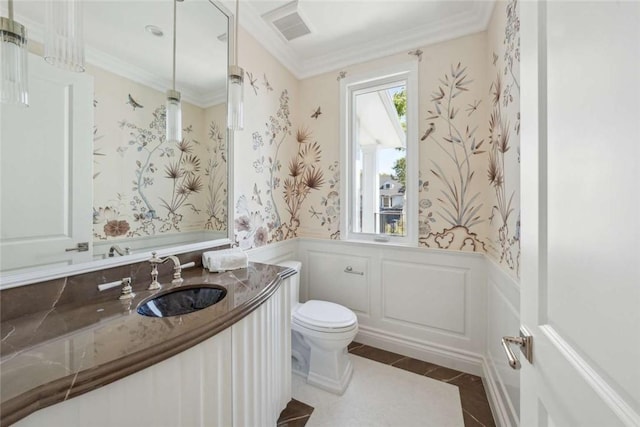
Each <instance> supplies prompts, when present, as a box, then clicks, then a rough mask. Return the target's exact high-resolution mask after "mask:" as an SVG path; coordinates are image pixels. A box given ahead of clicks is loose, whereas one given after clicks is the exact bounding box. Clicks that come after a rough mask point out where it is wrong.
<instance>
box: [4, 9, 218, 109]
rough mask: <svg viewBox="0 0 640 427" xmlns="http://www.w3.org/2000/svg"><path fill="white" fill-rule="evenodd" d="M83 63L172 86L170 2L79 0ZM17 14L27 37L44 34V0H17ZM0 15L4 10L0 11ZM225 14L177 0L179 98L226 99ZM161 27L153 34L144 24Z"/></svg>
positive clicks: (201, 102)
mask: <svg viewBox="0 0 640 427" xmlns="http://www.w3.org/2000/svg"><path fill="white" fill-rule="evenodd" d="M83 7H84V11H83V18H84V40H85V55H86V60H87V62H88V63H90V64H93V65H96V66H98V67H100V68H103V69H106V70H108V71H111V72H113V73H115V74H118V75H121V76H123V77H126V78H129V79H131V80H134V81H137V82H139V83H142V84H145V85H147V86H150V87H152V88H155V89H157V90H160V91H162V92H164V91H166V89H168V88H170V87H171V75H172V42H173V38H172V35H173V2H172V1H170V0H169V1H168V0H136V1H127V0H84V1H83ZM14 9H15V15H16V20H17V21H18V22H20V23H22V24H24V25H25V26H26V27H27V35H28V37H29V39H30V40H34V41H37V42H42V40H44V25H43V23H44V16H45V10H46V8H45V2H44V1H18V2H16V3H15V6H14ZM3 16H6V15H5V13H3ZM227 21H228V18H227V16H226V15H225V14H223V13H222V12H221V11H220V10H218V8H217V7H216V6H214V5H213V4H211V2H209V1H208V0H185V1H184V2H180V3H178V4H177V24H176V25H177V31H176V34H177V48H176V52H177V53H176V88H177V89H178V90H179V91H180V92H182V98H183V99H184V100H186V101H188V102H191V103H193V104H195V105H198V106H201V107H206V106H209V105H214V104H217V103H219V102H224V101H225V100H226V81H227V42H226V40H224V41H220V40H219V39H218V36H220V35H221V34H225V33H226V32H227ZM147 25H155V26H158V27H160V28H161V29H162V30H163V32H164V35H163V36H162V37H156V36H153V35H152V34H150V33H149V32H147V31H145V26H147Z"/></svg>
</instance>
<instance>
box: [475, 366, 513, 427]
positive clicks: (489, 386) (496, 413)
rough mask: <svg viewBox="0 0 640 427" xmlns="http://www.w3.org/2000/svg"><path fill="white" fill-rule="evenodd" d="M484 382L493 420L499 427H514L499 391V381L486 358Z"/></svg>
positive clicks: (483, 372)
mask: <svg viewBox="0 0 640 427" xmlns="http://www.w3.org/2000/svg"><path fill="white" fill-rule="evenodd" d="M482 382H483V384H484V389H485V390H486V392H487V400H488V401H489V406H490V407H491V413H492V414H493V419H494V420H495V422H496V425H497V426H498V427H513V424H511V421H510V418H509V411H508V410H507V406H506V405H505V402H504V400H503V399H502V394H501V393H500V392H499V391H498V385H497V381H496V379H495V377H494V375H493V369H492V367H491V365H490V364H489V362H488V361H487V359H486V358H483V359H482Z"/></svg>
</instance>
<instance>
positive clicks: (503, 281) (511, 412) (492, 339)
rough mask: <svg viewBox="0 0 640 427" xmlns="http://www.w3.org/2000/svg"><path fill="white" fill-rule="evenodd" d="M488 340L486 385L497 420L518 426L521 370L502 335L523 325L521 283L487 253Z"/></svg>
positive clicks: (511, 333) (501, 424)
mask: <svg viewBox="0 0 640 427" xmlns="http://www.w3.org/2000/svg"><path fill="white" fill-rule="evenodd" d="M486 263H487V319H486V324H487V342H486V346H485V359H484V363H483V374H482V376H483V378H484V386H485V390H486V391H487V395H488V398H489V404H490V405H491V410H492V412H493V417H494V419H495V420H496V424H497V425H498V426H501V427H510V426H517V425H519V424H520V420H519V416H518V414H519V408H518V407H519V404H520V374H519V371H515V370H513V369H511V367H510V366H509V364H508V362H507V358H506V356H505V354H504V351H503V349H502V346H501V344H500V339H501V338H502V337H503V336H505V335H517V334H518V330H519V328H520V284H519V283H518V282H517V281H516V280H515V279H514V278H513V277H512V276H511V275H509V274H508V273H507V272H506V271H505V270H504V269H503V268H501V267H500V266H499V265H498V264H496V263H495V261H494V260H493V259H492V258H491V257H487V261H486Z"/></svg>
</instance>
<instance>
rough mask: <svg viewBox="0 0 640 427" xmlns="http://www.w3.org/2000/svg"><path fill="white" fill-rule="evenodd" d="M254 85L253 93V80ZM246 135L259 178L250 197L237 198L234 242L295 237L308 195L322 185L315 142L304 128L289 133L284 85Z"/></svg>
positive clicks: (245, 243) (250, 243)
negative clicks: (257, 127)
mask: <svg viewBox="0 0 640 427" xmlns="http://www.w3.org/2000/svg"><path fill="white" fill-rule="evenodd" d="M265 81H268V80H267V79H266V75H265ZM254 89H255V92H254V93H255V95H256V96H258V95H259V93H258V90H257V88H256V87H255V84H254ZM251 137H252V148H253V151H254V159H255V160H254V161H253V163H252V166H253V170H254V172H255V175H256V177H260V178H256V182H254V184H253V192H252V194H251V197H250V198H249V197H247V196H246V195H241V196H240V197H239V198H238V201H237V203H236V219H235V230H236V241H237V243H238V244H239V246H240V247H241V248H251V247H258V246H263V245H264V244H266V243H271V242H278V241H281V240H286V239H291V238H294V237H297V236H298V228H299V227H300V212H301V210H302V209H303V208H304V207H305V206H306V205H305V200H306V199H307V196H309V194H310V193H311V192H313V191H317V190H319V189H320V188H321V187H322V186H323V185H324V172H323V170H322V167H321V160H322V150H321V148H320V144H319V143H318V141H315V140H314V139H313V135H312V133H311V131H309V129H308V128H306V127H299V128H298V129H297V130H296V131H295V134H294V131H293V125H292V122H291V118H290V109H289V94H288V91H287V90H286V89H284V90H283V91H282V92H281V93H280V97H279V107H278V109H277V110H276V112H275V114H273V115H271V116H269V119H268V120H267V122H266V123H265V125H264V129H263V131H262V132H260V131H254V132H252V134H251ZM283 145H284V146H285V147H283ZM284 148H286V150H285V149H284ZM283 165H284V166H283Z"/></svg>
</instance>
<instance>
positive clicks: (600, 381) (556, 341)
mask: <svg viewBox="0 0 640 427" xmlns="http://www.w3.org/2000/svg"><path fill="white" fill-rule="evenodd" d="M539 328H540V331H541V332H542V333H543V334H544V335H546V337H547V338H548V339H549V341H550V342H551V344H553V346H554V348H555V349H557V350H558V351H559V352H560V354H561V355H562V357H563V358H564V359H565V360H566V361H567V362H568V363H569V364H570V365H571V366H572V368H573V370H574V371H575V372H576V373H578V374H579V375H580V377H581V378H582V379H583V380H584V381H585V382H586V383H587V384H588V385H589V386H590V387H591V389H592V390H593V391H594V392H595V393H596V394H597V395H598V396H599V397H600V398H601V399H602V402H604V404H605V405H607V407H609V409H611V411H612V412H613V413H614V414H616V416H617V417H618V418H619V419H620V421H622V423H624V424H625V425H627V426H640V414H638V413H637V412H636V411H635V410H634V409H633V408H632V407H631V406H630V405H629V404H628V403H627V402H626V401H625V399H623V398H622V396H620V395H619V394H618V393H617V392H616V391H615V390H614V389H613V388H611V386H610V385H609V384H608V382H607V381H605V379H604V378H602V377H601V376H600V375H599V374H598V373H597V372H596V371H595V369H593V368H592V367H591V365H590V364H589V363H588V362H587V361H586V360H584V359H583V358H582V357H581V356H580V355H579V354H578V353H577V352H576V351H575V350H574V349H573V346H572V345H570V344H569V343H568V342H566V341H565V340H564V339H563V338H562V337H561V336H560V334H558V333H557V332H556V331H555V329H554V328H553V327H552V326H549V325H541V326H539Z"/></svg>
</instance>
